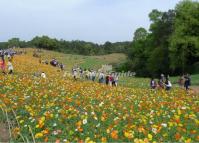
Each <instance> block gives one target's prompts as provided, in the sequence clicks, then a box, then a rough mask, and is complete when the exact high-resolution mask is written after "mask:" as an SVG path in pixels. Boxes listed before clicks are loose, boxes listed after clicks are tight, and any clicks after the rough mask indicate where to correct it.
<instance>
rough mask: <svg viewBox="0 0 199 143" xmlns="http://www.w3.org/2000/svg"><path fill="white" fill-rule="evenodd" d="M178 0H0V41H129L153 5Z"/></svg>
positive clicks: (171, 4) (144, 24) (171, 6)
mask: <svg viewBox="0 0 199 143" xmlns="http://www.w3.org/2000/svg"><path fill="white" fill-rule="evenodd" d="M178 2H179V0H0V41H7V40H8V39H10V38H12V37H19V38H20V39H22V40H30V39H32V38H33V37H35V36H37V35H38V36H41V35H48V36H50V37H52V38H57V39H64V40H69V41H70V40H84V41H91V42H95V43H104V42H106V41H111V42H116V41H130V40H132V39H133V33H134V31H135V30H136V29H137V28H139V27H144V28H146V29H148V27H149V24H150V21H149V18H148V14H149V13H150V12H151V11H152V9H158V10H160V11H167V10H169V9H174V8H175V5H176V4H177V3H178Z"/></svg>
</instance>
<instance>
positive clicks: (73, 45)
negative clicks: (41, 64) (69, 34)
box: [0, 36, 130, 55]
mask: <svg viewBox="0 0 199 143" xmlns="http://www.w3.org/2000/svg"><path fill="white" fill-rule="evenodd" d="M128 46H130V42H115V43H111V42H105V43H104V44H96V43H92V42H85V41H78V40H76V41H65V40H57V39H55V38H54V39H53V38H50V37H48V36H41V37H39V36H36V37H34V38H33V39H32V40H30V41H22V40H20V39H19V38H12V39H10V40H8V41H7V42H0V49H6V48H9V47H10V48H11V47H20V48H26V47H35V48H42V49H46V50H53V51H58V52H62V53H70V54H81V55H104V54H111V53H123V52H125V51H126V50H127V49H128Z"/></svg>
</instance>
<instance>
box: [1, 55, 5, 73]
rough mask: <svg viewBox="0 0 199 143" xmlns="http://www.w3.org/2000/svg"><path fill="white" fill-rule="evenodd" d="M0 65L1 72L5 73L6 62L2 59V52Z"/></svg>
mask: <svg viewBox="0 0 199 143" xmlns="http://www.w3.org/2000/svg"><path fill="white" fill-rule="evenodd" d="M0 65H1V70H2V73H4V74H6V72H5V68H6V62H5V59H4V53H2V55H1V64H0Z"/></svg>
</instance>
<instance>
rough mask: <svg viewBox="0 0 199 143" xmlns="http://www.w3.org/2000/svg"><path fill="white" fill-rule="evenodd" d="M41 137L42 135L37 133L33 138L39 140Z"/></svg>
mask: <svg viewBox="0 0 199 143" xmlns="http://www.w3.org/2000/svg"><path fill="white" fill-rule="evenodd" d="M41 137H43V134H42V133H37V134H36V135H35V138H41Z"/></svg>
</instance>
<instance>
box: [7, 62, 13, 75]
mask: <svg viewBox="0 0 199 143" xmlns="http://www.w3.org/2000/svg"><path fill="white" fill-rule="evenodd" d="M12 73H13V65H12V62H11V60H8V74H12Z"/></svg>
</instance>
